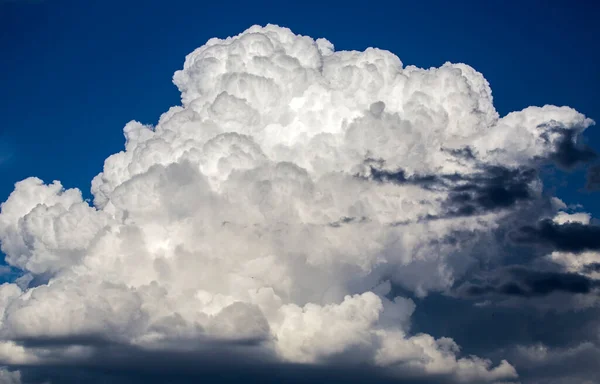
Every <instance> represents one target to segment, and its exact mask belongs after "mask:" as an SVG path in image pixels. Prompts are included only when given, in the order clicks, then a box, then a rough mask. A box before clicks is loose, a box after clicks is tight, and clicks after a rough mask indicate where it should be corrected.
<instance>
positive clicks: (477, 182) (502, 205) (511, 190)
mask: <svg viewBox="0 0 600 384" xmlns="http://www.w3.org/2000/svg"><path fill="white" fill-rule="evenodd" d="M452 153H453V154H454V155H455V156H457V157H470V156H473V154H472V152H471V150H470V149H468V148H465V149H463V150H461V151H458V150H454V151H452ZM376 164H377V163H376ZM377 165H382V164H377ZM537 177H538V173H537V171H536V170H535V169H533V168H525V167H522V168H514V169H513V168H508V167H502V166H488V165H480V171H479V172H476V173H474V174H466V175H462V174H458V173H455V174H440V175H407V174H406V172H405V171H404V170H402V169H400V170H396V171H394V172H390V171H386V170H381V169H378V167H377V166H373V165H371V179H372V180H374V181H376V182H381V183H395V184H400V185H402V184H410V185H416V186H420V187H421V188H424V189H429V190H441V191H445V192H447V193H448V196H449V197H448V199H447V201H446V202H445V209H446V212H445V213H444V214H443V215H442V216H441V217H455V216H471V215H478V214H483V213H486V212H489V211H495V210H500V209H506V208H510V207H512V206H514V205H515V204H517V203H519V202H521V201H527V200H531V199H532V198H533V196H532V193H531V191H530V188H529V185H530V183H531V182H532V181H534V180H535V179H536V178H537ZM441 217H437V216H436V217H427V218H425V219H436V218H441Z"/></svg>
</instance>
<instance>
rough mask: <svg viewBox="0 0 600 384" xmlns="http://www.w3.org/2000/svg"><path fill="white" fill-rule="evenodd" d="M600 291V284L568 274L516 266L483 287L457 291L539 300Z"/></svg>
mask: <svg viewBox="0 0 600 384" xmlns="http://www.w3.org/2000/svg"><path fill="white" fill-rule="evenodd" d="M598 287H600V281H597V280H594V279H590V278H589V277H586V276H584V275H580V274H577V273H569V272H555V271H537V270H534V269H530V268H526V267H522V266H513V267H508V268H504V269H498V270H495V271H494V272H493V276H492V277H491V278H490V279H489V281H486V282H484V283H466V284H464V285H463V286H461V287H460V288H459V289H458V291H459V292H460V293H461V294H464V295H465V296H467V297H480V296H489V295H504V296H521V297H536V296H546V295H549V294H551V293H554V292H566V293H571V294H588V293H591V292H593V291H594V290H595V289H596V288H598Z"/></svg>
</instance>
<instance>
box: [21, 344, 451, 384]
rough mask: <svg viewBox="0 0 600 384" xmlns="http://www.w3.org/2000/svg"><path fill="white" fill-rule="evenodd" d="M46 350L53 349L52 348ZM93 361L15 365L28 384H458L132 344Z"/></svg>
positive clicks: (106, 350)
mask: <svg viewBox="0 0 600 384" xmlns="http://www.w3.org/2000/svg"><path fill="white" fill-rule="evenodd" d="M46 347H49V345H47V346H46ZM94 347H95V348H96V351H95V353H94V354H93V357H91V358H89V359H86V360H84V361H81V360H80V361H78V362H76V363H68V362H64V361H62V362H61V363H60V364H45V365H42V366H14V367H11V369H19V370H20V371H21V374H22V378H23V383H25V384H42V383H47V382H52V383H60V384H71V383H82V382H85V383H91V384H96V383H98V384H100V383H102V384H104V383H111V384H121V383H123V384H137V383H139V384H154V383H157V384H158V383H161V384H162V383H169V384H188V383H199V382H202V383H240V382H243V383H249V384H252V383H273V384H275V383H277V384H279V383H290V384H301V383H302V384H304V383H331V384H336V383H351V384H360V383H365V384H366V383H377V384H409V383H415V384H433V383H439V382H444V383H446V382H447V383H452V381H451V380H450V379H449V378H448V377H444V376H435V375H434V376H433V377H429V378H423V377H417V376H411V375H410V373H409V372H407V373H406V375H402V374H401V375H400V376H399V377H398V376H390V375H389V374H386V373H385V372H386V371H384V370H382V369H380V368H375V367H372V366H367V365H355V366H353V367H350V366H348V365H347V364H343V365H335V364H321V365H310V364H285V363H272V362H269V361H268V360H265V359H263V358H261V357H259V358H256V357H255V356H252V355H251V354H250V355H249V354H237V353H232V352H231V351H228V352H225V351H224V350H223V349H221V348H215V349H212V350H210V351H207V350H204V352H201V351H198V350H195V351H189V350H186V351H164V350H163V351H149V350H141V349H138V348H134V347H131V346H126V345H119V344H110V343H109V344H105V343H103V344H102V345H96V344H94Z"/></svg>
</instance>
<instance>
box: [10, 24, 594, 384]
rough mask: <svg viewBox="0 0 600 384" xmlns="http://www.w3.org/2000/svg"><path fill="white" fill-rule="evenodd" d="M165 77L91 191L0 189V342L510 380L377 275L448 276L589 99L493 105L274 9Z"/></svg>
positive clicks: (478, 84)
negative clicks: (441, 332)
mask: <svg viewBox="0 0 600 384" xmlns="http://www.w3.org/2000/svg"><path fill="white" fill-rule="evenodd" d="M173 79H174V83H175V84H176V85H177V87H178V88H179V90H180V91H181V95H182V105H181V106H176V107H172V108H171V109H169V110H168V111H167V112H166V113H164V114H163V115H162V116H161V118H160V121H159V122H158V124H157V125H156V126H147V125H143V124H141V123H138V122H135V121H133V122H130V123H128V124H127V125H126V127H125V129H124V133H125V137H126V144H125V150H124V151H122V152H120V153H117V154H114V155H112V156H110V157H109V158H107V159H106V161H105V164H104V169H103V171H102V172H101V173H100V174H99V175H98V176H96V177H95V178H94V180H93V181H92V193H93V196H94V203H93V206H90V205H89V204H88V202H86V201H84V200H82V196H81V193H80V191H79V190H76V189H67V190H65V189H64V188H63V186H62V185H61V184H60V183H59V182H57V181H55V182H53V183H52V184H44V183H43V182H42V181H41V180H39V179H37V178H29V179H26V180H24V181H21V182H19V183H17V184H16V187H15V190H14V192H13V193H12V194H11V195H10V197H9V199H8V200H7V201H6V202H5V203H4V204H3V205H2V212H1V214H0V240H1V242H2V251H3V252H4V253H5V254H6V262H7V263H8V264H9V265H10V266H12V267H14V268H16V269H19V270H21V271H23V276H22V277H21V278H19V279H18V280H17V281H16V282H14V283H10V284H4V285H2V286H1V287H0V313H2V316H1V317H0V319H1V323H0V336H1V338H2V340H4V341H3V342H2V343H1V344H0V360H1V361H2V362H4V363H5V364H13V365H22V364H43V363H46V362H48V361H55V360H57V359H58V360H69V361H71V360H74V359H82V358H84V357H85V356H86V354H91V353H92V352H93V351H92V350H93V348H94V345H90V346H85V345H84V346H81V345H82V344H85V343H83V342H82V341H81V340H90V339H94V340H102V341H103V342H106V343H118V344H120V345H128V346H132V347H135V348H139V349H143V350H148V349H150V350H164V351H170V350H182V349H183V350H189V349H192V350H193V349H202V348H203V346H204V345H218V346H222V347H223V348H226V349H228V348H231V349H236V350H242V349H247V348H251V349H252V352H253V353H255V354H256V353H259V354H260V356H263V357H262V358H263V359H265V360H267V361H285V362H297V363H317V364H322V363H328V362H341V363H342V364H346V363H365V364H367V365H370V366H378V367H382V368H381V369H386V370H389V371H390V372H392V373H397V374H404V375H423V374H427V375H443V376H445V377H448V378H451V379H453V380H455V381H461V382H495V381H506V380H512V379H516V378H517V372H516V370H515V368H514V367H513V366H512V365H511V364H509V363H508V362H507V361H503V360H502V361H497V362H492V361H488V360H485V359H481V358H477V357H472V356H471V357H469V356H466V357H465V356H461V354H460V350H459V346H458V345H457V344H456V343H455V342H454V341H453V340H452V339H450V338H438V339H436V338H434V337H432V336H430V335H427V334H413V333H411V332H410V317H411V314H412V312H413V311H414V310H415V304H414V302H413V301H412V300H411V299H408V298H405V297H401V296H397V295H396V294H394V292H395V290H394V289H392V287H393V286H401V287H403V288H404V289H405V290H408V291H410V292H413V293H414V294H416V295H417V296H424V295H427V294H428V292H431V291H445V290H448V289H449V288H450V287H452V285H453V284H454V283H455V282H456V281H457V279H459V278H461V277H462V276H463V275H464V274H465V273H466V271H467V270H468V268H469V267H470V266H471V265H472V264H473V263H474V261H475V259H476V256H477V254H478V253H480V251H481V245H482V239H487V240H484V241H488V240H489V241H492V239H491V237H490V238H488V237H486V236H488V235H489V234H490V233H491V232H492V231H494V230H495V229H497V228H498V227H500V226H501V225H502V223H503V222H505V221H506V220H511V218H512V217H513V216H514V215H515V213H516V212H522V211H523V210H525V209H528V208H531V207H532V205H535V206H536V209H537V211H536V212H538V211H539V208H540V207H542V206H543V207H545V208H544V209H548V210H550V211H552V210H555V209H557V206H556V204H555V205H554V206H553V205H552V204H549V205H544V204H545V203H544V202H547V200H546V199H545V198H544V196H543V194H542V185H541V182H540V180H539V178H538V177H537V174H536V172H535V169H536V168H537V167H539V165H540V164H542V163H543V162H544V161H551V160H554V161H559V160H560V159H561V155H563V154H564V153H562V152H561V151H563V152H564V151H565V150H568V151H570V152H569V155H570V156H571V157H569V159H571V162H572V160H573V156H575V159H577V154H578V153H579V152H577V151H581V150H579V149H577V145H576V144H577V142H576V139H577V136H578V135H579V133H581V132H582V131H583V130H584V129H585V128H587V127H588V126H590V125H591V124H592V123H593V122H592V121H591V120H590V119H587V118H586V117H585V116H583V115H582V114H580V113H578V112H577V111H575V110H573V109H571V108H568V107H555V106H548V105H547V106H544V107H530V108H526V109H524V110H522V111H519V112H513V113H510V114H508V115H507V116H505V117H502V118H501V117H499V116H498V113H497V112H496V110H495V109H494V106H493V104H492V95H491V90H490V87H489V84H488V82H487V81H486V80H485V79H484V77H483V76H482V75H481V74H480V73H478V72H477V71H475V70H474V69H473V68H471V67H469V66H468V65H465V64H450V63H446V64H444V65H443V66H441V67H440V68H431V69H420V68H416V67H413V66H407V67H404V66H403V64H402V62H401V61H400V60H399V59H398V57H396V56H395V55H393V54H392V53H390V52H387V51H383V50H379V49H371V48H369V49H367V50H366V51H364V52H356V51H335V50H334V47H333V45H332V44H331V43H330V42H329V41H327V40H325V39H317V40H313V39H312V38H310V37H306V36H300V35H295V34H294V33H292V32H291V31H290V30H288V29H285V28H280V27H277V26H274V25H268V26H266V27H259V26H254V27H251V28H250V29H248V30H246V31H245V32H243V33H242V34H240V35H238V36H235V37H230V38H227V39H224V40H222V39H211V40H209V41H208V42H207V43H206V44H205V45H204V46H202V47H200V48H198V49H196V50H195V51H194V52H192V53H190V54H189V55H188V56H187V57H186V60H185V63H184V67H183V69H182V70H180V71H177V72H176V73H175V75H174V78H173ZM582 153H583V152H582ZM457 239H458V240H459V241H456V240H457ZM490 257H500V256H499V255H491V256H490ZM448 336H451V335H448Z"/></svg>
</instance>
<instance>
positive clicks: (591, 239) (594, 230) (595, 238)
mask: <svg viewBox="0 0 600 384" xmlns="http://www.w3.org/2000/svg"><path fill="white" fill-rule="evenodd" d="M511 237H512V240H514V241H515V242H517V243H521V244H539V245H542V246H547V247H549V248H552V249H555V250H559V251H567V252H583V251H593V250H600V226H597V225H590V224H583V223H578V222H568V223H564V224H558V223H555V222H554V221H552V220H550V219H544V220H542V221H540V222H539V223H538V225H537V226H524V227H521V228H520V229H519V230H518V231H516V232H514V233H512V234H511Z"/></svg>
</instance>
